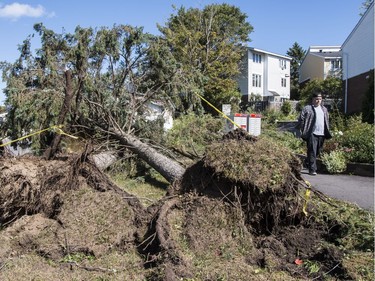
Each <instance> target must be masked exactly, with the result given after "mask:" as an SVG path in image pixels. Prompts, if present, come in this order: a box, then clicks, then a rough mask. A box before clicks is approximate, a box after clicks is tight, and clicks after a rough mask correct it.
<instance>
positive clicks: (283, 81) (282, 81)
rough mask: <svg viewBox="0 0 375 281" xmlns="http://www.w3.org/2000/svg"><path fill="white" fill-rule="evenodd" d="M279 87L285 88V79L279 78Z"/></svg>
mask: <svg viewBox="0 0 375 281" xmlns="http://www.w3.org/2000/svg"><path fill="white" fill-rule="evenodd" d="M281 87H284V88H285V87H286V78H281Z"/></svg>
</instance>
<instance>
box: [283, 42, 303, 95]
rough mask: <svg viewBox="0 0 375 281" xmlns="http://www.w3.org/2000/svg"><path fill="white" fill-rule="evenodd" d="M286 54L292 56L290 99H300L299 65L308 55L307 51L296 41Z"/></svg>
mask: <svg viewBox="0 0 375 281" xmlns="http://www.w3.org/2000/svg"><path fill="white" fill-rule="evenodd" d="M286 54H287V55H288V56H290V57H291V58H292V61H291V63H290V86H291V87H290V99H293V100H299V99H300V87H299V82H298V79H299V67H300V65H301V63H302V60H303V58H304V57H305V55H306V51H305V50H303V48H302V47H301V46H300V45H299V44H298V43H297V42H295V43H294V44H293V46H292V47H291V48H289V50H288V51H287V53H286Z"/></svg>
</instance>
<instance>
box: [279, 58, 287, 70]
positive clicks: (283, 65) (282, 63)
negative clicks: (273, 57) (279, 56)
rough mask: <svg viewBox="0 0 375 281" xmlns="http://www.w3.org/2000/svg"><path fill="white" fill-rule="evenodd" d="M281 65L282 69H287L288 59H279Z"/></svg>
mask: <svg viewBox="0 0 375 281" xmlns="http://www.w3.org/2000/svg"><path fill="white" fill-rule="evenodd" d="M279 65H280V68H281V69H285V68H286V60H279Z"/></svg>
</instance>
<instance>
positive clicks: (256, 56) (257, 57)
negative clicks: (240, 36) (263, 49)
mask: <svg viewBox="0 0 375 281" xmlns="http://www.w3.org/2000/svg"><path fill="white" fill-rule="evenodd" d="M253 62H255V63H262V56H261V55H260V54H254V53H253Z"/></svg>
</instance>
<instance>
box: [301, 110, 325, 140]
mask: <svg viewBox="0 0 375 281" xmlns="http://www.w3.org/2000/svg"><path fill="white" fill-rule="evenodd" d="M321 107H322V110H323V113H324V137H325V138H326V139H330V138H332V135H331V132H330V131H329V115H328V110H327V108H326V107H325V106H323V105H321ZM315 119H316V113H315V108H314V106H313V105H306V106H305V107H304V108H303V109H302V111H301V114H300V116H299V118H298V128H299V129H300V131H301V138H302V139H303V140H305V141H307V140H308V139H309V138H310V136H311V134H312V133H313V130H314V124H315Z"/></svg>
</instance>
